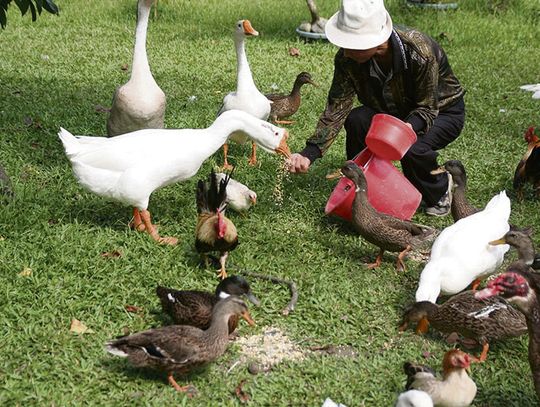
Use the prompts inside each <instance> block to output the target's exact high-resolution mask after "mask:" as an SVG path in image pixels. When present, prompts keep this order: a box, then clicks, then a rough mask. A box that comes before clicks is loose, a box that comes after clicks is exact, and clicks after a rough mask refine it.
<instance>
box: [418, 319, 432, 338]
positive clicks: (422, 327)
mask: <svg viewBox="0 0 540 407" xmlns="http://www.w3.org/2000/svg"><path fill="white" fill-rule="evenodd" d="M428 329H429V321H428V319H427V318H426V317H423V318H422V319H421V320H420V321H418V324H417V325H416V331H415V332H416V333H417V334H418V335H424V334H425V333H427V331H428Z"/></svg>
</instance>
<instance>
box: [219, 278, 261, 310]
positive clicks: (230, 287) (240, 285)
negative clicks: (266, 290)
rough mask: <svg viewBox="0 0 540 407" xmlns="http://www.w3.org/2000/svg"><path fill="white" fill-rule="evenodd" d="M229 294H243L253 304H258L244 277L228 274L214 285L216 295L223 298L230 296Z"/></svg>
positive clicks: (239, 295)
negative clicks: (228, 275)
mask: <svg viewBox="0 0 540 407" xmlns="http://www.w3.org/2000/svg"><path fill="white" fill-rule="evenodd" d="M231 295H236V296H238V297H241V296H243V295H245V296H246V298H247V299H248V300H249V301H251V302H252V303H253V304H254V305H259V304H260V301H259V300H258V299H257V297H255V295H253V292H252V291H251V287H250V286H249V283H248V282H247V280H246V279H245V278H244V277H241V276H230V277H227V278H225V279H223V280H221V282H220V283H219V284H218V286H217V287H216V297H218V298H221V299H224V298H227V297H230V296H231Z"/></svg>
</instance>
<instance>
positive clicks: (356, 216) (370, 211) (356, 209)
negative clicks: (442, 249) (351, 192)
mask: <svg viewBox="0 0 540 407" xmlns="http://www.w3.org/2000/svg"><path fill="white" fill-rule="evenodd" d="M338 174H341V175H342V176H345V177H347V178H349V179H350V180H351V181H352V182H353V183H354V185H355V187H356V195H355V198H354V201H353V206H352V224H353V225H354V227H355V229H356V230H357V231H358V233H360V235H361V236H362V237H363V238H364V239H366V240H367V241H368V242H370V243H372V244H374V245H376V246H378V247H379V249H380V251H379V254H378V256H377V259H376V260H375V263H373V264H368V266H367V267H368V268H376V267H378V266H379V265H380V264H381V261H382V256H383V253H384V252H385V251H386V250H387V251H391V252H399V255H398V258H397V261H396V268H397V269H398V270H405V264H404V263H403V258H404V257H405V256H406V255H407V253H408V252H409V251H410V250H411V249H413V248H415V247H418V246H421V245H423V244H425V243H427V242H430V241H431V240H433V239H434V238H435V236H436V233H435V232H436V231H435V230H434V229H430V228H426V227H425V226H420V225H417V224H415V223H412V222H409V221H406V220H401V219H398V218H395V217H393V216H390V215H387V214H384V213H380V212H378V211H377V210H375V208H373V206H371V204H370V203H369V201H368V195H367V188H368V185H367V180H366V177H365V175H364V172H363V171H362V169H361V168H360V167H359V166H358V165H356V163H354V162H353V161H347V162H346V163H345V165H343V167H341V170H340V171H339V172H338ZM336 176H337V174H333V175H329V176H327V178H335V177H336Z"/></svg>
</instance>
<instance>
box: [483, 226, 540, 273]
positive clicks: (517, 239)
mask: <svg viewBox="0 0 540 407" xmlns="http://www.w3.org/2000/svg"><path fill="white" fill-rule="evenodd" d="M531 234H532V229H531V228H526V229H521V230H517V229H514V230H512V229H511V230H509V231H508V232H507V233H506V234H505V235H504V236H503V237H501V238H500V239H497V240H494V241H492V242H489V244H491V245H500V244H509V245H510V246H512V247H514V248H515V249H516V250H517V252H518V261H521V262H523V263H524V264H526V265H527V266H530V267H531V268H533V269H534V270H540V256H539V255H536V254H535V250H534V243H533V240H532V238H531Z"/></svg>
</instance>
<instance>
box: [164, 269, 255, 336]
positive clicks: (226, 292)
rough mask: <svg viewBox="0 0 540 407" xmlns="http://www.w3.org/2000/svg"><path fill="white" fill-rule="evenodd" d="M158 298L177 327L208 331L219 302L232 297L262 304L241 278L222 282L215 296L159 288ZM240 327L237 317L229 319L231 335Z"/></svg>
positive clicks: (205, 293)
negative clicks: (188, 326)
mask: <svg viewBox="0 0 540 407" xmlns="http://www.w3.org/2000/svg"><path fill="white" fill-rule="evenodd" d="M156 294H157V296H158V297H159V300H160V301H161V308H162V309H163V312H165V313H166V314H168V315H169V316H170V317H171V318H172V319H173V321H174V323H175V324H178V325H191V326H195V327H197V328H200V329H208V327H209V326H210V322H211V319H212V309H213V308H214V306H215V305H216V304H217V303H218V301H219V300H221V299H224V298H228V297H230V296H231V295H236V296H238V297H240V296H242V295H245V296H246V298H247V299H248V300H250V301H251V302H252V303H253V304H255V305H259V300H258V299H257V298H256V297H255V296H254V295H253V293H252V292H251V288H250V286H249V283H248V282H247V281H246V279H245V278H243V277H241V276H229V277H227V278H226V279H224V280H221V281H220V283H219V284H218V285H217V287H216V291H215V293H214V294H212V293H210V292H207V291H196V290H183V291H179V290H173V289H172V288H166V287H161V286H159V287H157V288H156ZM237 326H238V317H237V316H234V315H233V316H232V317H231V318H230V319H229V333H232V332H233V331H234V330H235V329H236V327H237Z"/></svg>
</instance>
